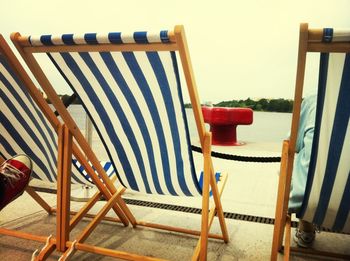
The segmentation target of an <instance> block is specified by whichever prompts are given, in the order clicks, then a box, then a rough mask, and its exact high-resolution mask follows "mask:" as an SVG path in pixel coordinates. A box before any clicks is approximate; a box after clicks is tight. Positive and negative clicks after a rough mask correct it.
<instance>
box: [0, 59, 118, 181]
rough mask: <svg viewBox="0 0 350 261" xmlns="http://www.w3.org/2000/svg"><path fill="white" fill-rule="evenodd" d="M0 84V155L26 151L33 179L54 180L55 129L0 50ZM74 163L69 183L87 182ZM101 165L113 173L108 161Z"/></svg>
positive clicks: (55, 161)
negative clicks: (30, 162)
mask: <svg viewBox="0 0 350 261" xmlns="http://www.w3.org/2000/svg"><path fill="white" fill-rule="evenodd" d="M0 87H1V88H0V155H1V156H2V157H3V158H4V159H8V158H10V157H12V156H14V155H16V154H21V153H24V154H27V155H28V156H29V157H31V159H32V160H33V163H34V164H33V177H34V178H38V179H40V180H43V181H49V182H56V178H57V174H56V173H57V135H56V132H55V131H54V130H53V128H52V126H51V125H50V123H49V121H48V120H47V119H46V118H45V116H44V115H43V113H42V112H41V111H40V109H39V108H38V106H37V105H36V104H35V102H34V101H33V99H32V98H31V96H30V95H29V93H28V91H27V89H26V88H25V86H24V85H23V83H22V82H21V81H20V79H19V77H18V76H17V75H16V73H15V71H14V70H13V69H12V68H11V66H10V65H9V63H8V62H7V60H6V57H5V56H4V55H3V54H2V53H0ZM74 162H76V161H74ZM74 166H75V167H73V168H72V182H73V183H81V184H90V185H91V183H90V180H91V179H89V177H88V176H86V177H84V175H82V173H81V172H80V171H79V168H78V167H79V166H78V165H77V163H75V164H74ZM104 167H105V169H106V170H108V171H109V172H110V173H111V172H113V170H110V168H111V166H110V164H108V163H106V164H105V165H104ZM112 174H113V173H112Z"/></svg>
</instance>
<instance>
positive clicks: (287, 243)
mask: <svg viewBox="0 0 350 261" xmlns="http://www.w3.org/2000/svg"><path fill="white" fill-rule="evenodd" d="M291 223H292V221H291V216H290V215H287V217H286V226H285V228H286V236H285V241H284V242H285V247H284V260H285V261H288V260H289V257H290V240H291V230H292V229H291Z"/></svg>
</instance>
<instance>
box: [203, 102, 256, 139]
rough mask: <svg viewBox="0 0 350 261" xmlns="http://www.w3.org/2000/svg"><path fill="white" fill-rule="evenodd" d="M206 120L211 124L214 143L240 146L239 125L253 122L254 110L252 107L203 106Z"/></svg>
mask: <svg viewBox="0 0 350 261" xmlns="http://www.w3.org/2000/svg"><path fill="white" fill-rule="evenodd" d="M202 112H203V116H204V122H206V123H208V124H209V125H210V131H211V133H212V144H213V145H221V146H239V145H243V144H244V143H241V142H238V141H237V130H236V129H237V125H250V124H252V123H253V110H252V109H250V108H224V107H206V106H203V107H202Z"/></svg>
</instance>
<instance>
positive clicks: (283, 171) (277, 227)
mask: <svg viewBox="0 0 350 261" xmlns="http://www.w3.org/2000/svg"><path fill="white" fill-rule="evenodd" d="M288 147H289V142H288V141H287V140H285V141H284V142H283V146H282V157H281V165H280V175H279V180H278V191H277V203H276V211H275V224H274V229H273V239H272V248H271V260H272V261H275V260H277V256H278V251H280V250H281V249H282V241H283V233H284V226H285V221H286V216H284V215H283V214H284V211H283V209H284V208H285V207H284V205H283V204H284V202H285V200H284V197H286V196H287V197H288V198H289V193H287V191H286V189H285V187H286V179H287V160H288Z"/></svg>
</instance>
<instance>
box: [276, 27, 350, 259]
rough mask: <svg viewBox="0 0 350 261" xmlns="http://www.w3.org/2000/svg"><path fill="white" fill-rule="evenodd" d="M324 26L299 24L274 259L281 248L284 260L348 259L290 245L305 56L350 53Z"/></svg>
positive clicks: (278, 203) (347, 44)
mask: <svg viewBox="0 0 350 261" xmlns="http://www.w3.org/2000/svg"><path fill="white" fill-rule="evenodd" d="M322 37H323V29H309V28H308V24H301V25H300V34H299V51H298V65H297V74H296V84H295V94H294V106H293V117H292V126H291V135H290V140H289V141H284V142H283V148H282V159H281V167H280V177H279V184H278V192H277V203H276V212H275V225H274V232H273V242H272V249H271V260H273V261H274V260H277V255H278V252H279V251H282V250H283V251H284V254H285V256H284V259H285V260H289V255H290V252H291V251H292V252H302V253H307V254H310V255H322V256H325V255H326V256H330V257H337V258H347V259H349V258H350V256H348V255H341V254H336V253H329V252H324V251H317V250H312V249H307V250H305V249H301V248H295V247H290V236H291V232H290V230H291V217H290V215H289V213H288V201H289V193H290V186H291V179H292V173H293V162H294V155H295V146H296V141H297V134H298V128H299V120H300V110H301V102H302V94H303V86H304V76H305V65H306V56H307V53H308V52H319V53H321V52H325V53H327V52H341V53H344V52H350V42H332V43H324V42H322ZM284 229H285V230H286V236H285V245H284V246H283V245H282V241H283V235H284Z"/></svg>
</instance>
